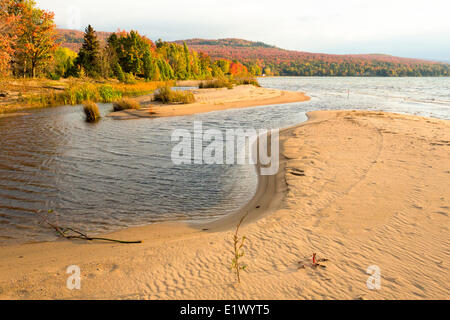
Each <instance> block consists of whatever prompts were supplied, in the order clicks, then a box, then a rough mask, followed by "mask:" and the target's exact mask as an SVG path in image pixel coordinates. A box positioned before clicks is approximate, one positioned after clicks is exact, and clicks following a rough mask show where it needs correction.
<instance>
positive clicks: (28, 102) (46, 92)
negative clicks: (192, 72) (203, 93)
mask: <svg viewBox="0 0 450 320" xmlns="http://www.w3.org/2000/svg"><path fill="white" fill-rule="evenodd" d="M167 85H174V83H173V82H160V81H151V82H146V81H138V82H136V83H134V84H124V83H120V82H117V81H107V80H105V81H94V80H90V79H86V80H83V79H64V80H60V81H56V80H55V81H53V80H48V79H2V80H0V113H9V112H14V111H18V110H24V109H31V108H46V107H52V106H59V105H78V104H82V103H83V102H84V101H94V102H102V103H109V102H114V101H117V100H119V99H121V98H122V97H134V96H139V95H145V94H149V93H151V92H153V91H155V90H156V89H158V88H161V87H165V86H167Z"/></svg>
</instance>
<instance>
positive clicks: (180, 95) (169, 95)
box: [154, 86, 195, 104]
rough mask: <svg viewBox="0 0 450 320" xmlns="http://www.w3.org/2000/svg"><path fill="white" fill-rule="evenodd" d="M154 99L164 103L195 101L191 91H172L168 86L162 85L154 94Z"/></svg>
mask: <svg viewBox="0 0 450 320" xmlns="http://www.w3.org/2000/svg"><path fill="white" fill-rule="evenodd" d="M154 99H155V100H156V101H161V102H162V103H164V104H172V103H173V104H177V103H180V104H188V103H193V102H195V97H194V94H193V93H192V92H191V91H174V90H172V89H171V88H170V87H168V86H167V87H163V88H161V89H160V90H159V92H158V93H156V94H155V97H154Z"/></svg>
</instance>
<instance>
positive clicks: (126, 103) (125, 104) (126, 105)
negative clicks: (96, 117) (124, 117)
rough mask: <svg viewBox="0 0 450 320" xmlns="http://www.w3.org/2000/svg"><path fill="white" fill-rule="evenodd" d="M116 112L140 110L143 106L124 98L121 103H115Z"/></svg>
mask: <svg viewBox="0 0 450 320" xmlns="http://www.w3.org/2000/svg"><path fill="white" fill-rule="evenodd" d="M113 108H114V111H122V110H128V109H135V110H137V109H140V108H141V105H140V103H139V102H138V101H137V100H135V99H132V98H123V99H121V100H119V101H116V102H114V103H113Z"/></svg>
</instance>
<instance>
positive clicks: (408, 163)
mask: <svg viewBox="0 0 450 320" xmlns="http://www.w3.org/2000/svg"><path fill="white" fill-rule="evenodd" d="M255 90H256V89H255ZM199 107H200V106H199ZM280 146H281V150H280V159H281V166H280V170H279V172H278V174H277V175H275V176H265V177H264V176H261V177H260V178H259V185H258V190H257V192H256V195H255V197H254V198H253V199H252V200H251V201H250V202H249V203H248V204H247V205H246V206H245V207H243V208H242V209H241V210H240V211H239V212H237V213H235V214H232V215H230V216H227V217H224V218H222V219H220V220H218V221H215V222H212V223H209V224H187V223H162V224H155V225H150V226H146V227H140V228H130V229H127V230H123V231H120V232H116V233H113V234H110V235H109V236H110V237H114V238H118V239H126V240H143V241H144V242H143V243H142V244H137V245H122V244H111V243H99V242H95V243H86V242H78V241H66V240H61V241H56V242H48V243H36V244H25V245H16V246H8V247H0V298H1V299H79V298H85V299H295V300H296V299H448V293H449V289H450V288H449V283H450V281H449V280H450V276H449V272H448V268H449V262H450V260H449V252H448V248H449V239H450V237H449V235H450V234H449V229H448V228H449V214H450V195H449V192H448V190H449V181H450V167H449V160H450V123H449V122H448V121H445V120H437V119H429V118H423V117H416V116H409V115H400V114H391V113H383V112H369V111H319V112H311V113H309V120H308V122H306V123H304V124H301V125H299V126H296V127H292V128H288V129H285V130H283V131H282V132H281V135H280ZM246 213H248V214H249V215H248V218H247V219H246V221H245V224H244V226H243V227H242V228H241V233H240V234H241V235H245V236H246V237H247V238H248V240H247V243H246V246H245V248H244V250H245V256H244V258H243V262H245V263H246V264H247V265H248V271H247V272H244V273H243V274H242V283H241V284H240V285H236V284H235V278H234V276H233V274H232V273H231V272H230V269H229V267H230V265H231V258H232V254H231V249H232V237H233V232H234V230H233V229H234V226H235V225H236V223H237V221H238V220H239V219H240V217H242V216H243V215H244V214H246ZM313 253H317V257H318V259H327V260H328V261H326V262H322V265H324V266H325V267H326V268H321V267H318V268H314V267H312V265H311V259H312V254H313ZM70 265H78V266H79V267H80V269H81V277H82V278H81V279H82V280H81V290H72V291H71V290H68V289H67V288H66V280H67V277H68V276H69V275H67V274H66V269H67V267H68V266H70ZM373 265H376V266H378V267H379V270H380V272H381V288H380V289H379V290H369V289H368V288H367V286H366V281H367V279H368V277H369V274H367V273H366V270H367V268H368V267H369V266H373Z"/></svg>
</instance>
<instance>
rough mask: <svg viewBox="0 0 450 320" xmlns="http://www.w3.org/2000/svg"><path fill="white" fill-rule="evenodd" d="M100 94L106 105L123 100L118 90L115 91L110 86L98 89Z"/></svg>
mask: <svg viewBox="0 0 450 320" xmlns="http://www.w3.org/2000/svg"><path fill="white" fill-rule="evenodd" d="M98 92H99V94H100V97H101V98H102V101H103V102H105V103H108V102H111V101H114V100H117V99H120V98H122V94H121V93H120V92H119V91H118V90H114V89H113V87H111V86H108V85H105V86H101V87H100V88H99V89H98Z"/></svg>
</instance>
